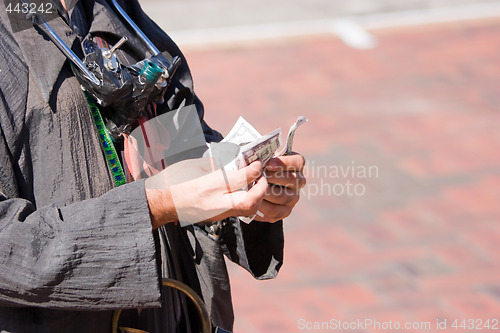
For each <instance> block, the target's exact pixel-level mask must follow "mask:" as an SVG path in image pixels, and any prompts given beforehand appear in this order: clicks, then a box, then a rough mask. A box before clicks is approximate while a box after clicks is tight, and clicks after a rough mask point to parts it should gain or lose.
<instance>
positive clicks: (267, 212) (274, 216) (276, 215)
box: [255, 200, 292, 223]
mask: <svg viewBox="0 0 500 333" xmlns="http://www.w3.org/2000/svg"><path fill="white" fill-rule="evenodd" d="M259 211H260V212H261V213H262V214H263V215H264V216H256V217H255V220H257V221H261V222H271V223H273V222H277V221H279V220H282V219H284V218H286V217H288V216H289V215H290V214H291V213H292V207H290V206H284V205H277V204H273V203H271V202H269V201H266V200H264V201H262V203H261V204H260V206H259Z"/></svg>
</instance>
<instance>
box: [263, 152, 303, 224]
mask: <svg viewBox="0 0 500 333" xmlns="http://www.w3.org/2000/svg"><path fill="white" fill-rule="evenodd" d="M304 165H305V159H304V157H303V156H302V155H300V154H296V153H294V154H292V155H287V156H279V157H275V158H273V159H271V160H270V161H269V163H268V164H267V166H266V168H265V174H266V178H267V181H268V183H269V186H268V188H267V190H266V193H265V195H264V200H262V202H261V204H260V206H259V213H258V214H257V216H256V217H255V220H257V221H262V222H276V221H279V220H281V219H284V218H285V217H287V216H289V215H290V213H291V212H292V209H293V207H294V206H295V204H297V202H298V201H299V198H300V190H301V189H302V188H303V187H304V186H305V185H306V178H305V177H304V174H303V173H302V171H303V170H304Z"/></svg>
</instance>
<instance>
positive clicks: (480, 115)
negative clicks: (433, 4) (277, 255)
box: [187, 20, 500, 333]
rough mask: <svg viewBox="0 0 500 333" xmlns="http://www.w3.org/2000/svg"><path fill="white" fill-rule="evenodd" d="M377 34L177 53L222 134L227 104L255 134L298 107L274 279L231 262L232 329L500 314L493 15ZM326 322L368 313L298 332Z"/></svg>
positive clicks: (499, 74) (499, 161) (230, 116)
mask: <svg viewBox="0 0 500 333" xmlns="http://www.w3.org/2000/svg"><path fill="white" fill-rule="evenodd" d="M375 35H376V36H377V37H378V38H379V46H378V47H377V48H376V49H374V50H369V51H360V50H355V49H351V48H349V47H347V46H345V45H344V44H342V43H341V42H340V41H338V40H337V39H335V38H334V37H331V36H317V37H311V38H306V39H301V40H287V41H276V42H272V43H265V44H260V45H259V44H257V45H250V46H246V47H241V46H235V47H232V48H226V49H217V50H205V51H194V50H193V51H188V52H187V56H188V59H189V60H190V65H191V67H192V70H193V73H194V76H195V83H196V88H197V91H198V94H199V95H200V97H201V98H202V99H203V100H204V102H205V105H206V109H207V119H208V122H209V123H210V124H212V125H215V126H216V127H217V128H219V129H220V130H221V131H222V132H223V133H227V131H228V130H229V129H230V127H231V125H232V124H233V123H234V122H235V121H236V118H237V115H239V114H241V115H244V116H245V117H246V119H247V120H249V121H250V122H251V123H252V124H254V125H255V126H256V128H257V129H259V130H260V131H262V132H268V131H271V130H273V129H274V128H276V127H282V128H284V129H285V130H286V129H287V128H288V126H289V125H290V124H291V123H292V122H293V120H294V119H295V118H296V117H297V116H298V115H306V116H307V117H308V118H309V119H310V122H309V123H308V124H306V125H304V126H303V127H302V128H301V129H300V130H299V132H298V133H297V135H296V149H297V150H298V151H301V152H302V153H303V154H304V155H305V156H306V157H307V159H308V160H309V166H308V170H307V173H308V175H309V184H308V186H307V187H306V188H305V190H304V192H303V200H302V201H301V202H300V204H299V205H298V206H297V207H296V211H295V213H294V214H293V216H291V217H290V218H288V219H287V221H286V225H285V233H286V245H285V256H286V263H285V265H284V266H283V268H282V271H281V273H280V275H279V277H278V278H277V279H276V280H273V281H263V282H258V281H254V280H252V279H251V278H250V277H249V275H248V274H246V272H243V271H242V270H240V269H237V268H236V267H234V266H230V270H231V278H232V288H233V295H234V304H235V312H236V327H235V330H236V332H239V333H250V332H299V331H304V332H306V331H310V332H312V331H314V332H316V331H322V332H325V331H337V332H473V331H476V330H475V329H469V328H465V329H464V328H460V327H459V328H458V329H454V328H452V327H451V326H452V324H453V321H454V320H455V319H459V320H460V322H458V324H461V320H462V319H482V320H487V319H490V324H491V323H492V321H491V319H496V320H497V321H498V320H500V264H499V263H500V227H499V224H498V223H499V219H500V153H499V151H500V131H499V129H500V123H499V122H500V20H488V21H475V22H468V23H464V22H462V23H453V24H441V25H433V26H423V27H412V28H404V29H391V30H386V31H378V32H375ZM370 167H372V169H370V170H371V173H368V171H369V170H368V169H369V168H370ZM342 171H344V172H346V171H347V174H345V175H342ZM352 171H354V173H353V172H352ZM354 186H357V187H354ZM349 190H350V191H351V192H349ZM354 190H356V193H354V192H353V191H354ZM301 319H302V320H303V321H300V320H301ZM331 319H338V320H347V321H349V320H358V319H359V320H361V321H364V320H365V319H372V320H375V321H378V325H379V326H378V327H377V326H375V325H372V326H369V327H366V328H365V329H363V328H359V329H354V330H349V329H334V326H332V327H330V329H326V328H325V329H323V330H314V329H310V330H308V329H302V330H301V329H300V328H301V327H303V326H305V325H306V323H307V322H309V323H311V324H312V323H313V322H323V321H330V320H331ZM445 319H446V320H447V322H446V324H447V329H446V330H444V329H443V330H438V328H437V327H436V320H439V321H440V322H441V323H443V321H444V320H445ZM390 321H392V323H393V324H395V322H398V323H405V322H410V323H412V322H417V323H422V325H423V323H425V322H429V323H430V325H431V328H428V327H427V328H425V327H423V328H422V326H421V327H420V328H414V329H412V330H403V329H401V330H390V329H388V328H387V327H384V326H383V325H384V324H385V325H389V323H390ZM333 323H336V322H333V321H332V324H333ZM328 324H330V322H329V323H328ZM466 324H469V323H466ZM475 324H479V322H475ZM301 325H302V326H301ZM442 325H443V324H441V327H443V326H442ZM496 327H497V328H498V330H494V329H493V328H491V327H490V328H489V329H487V328H486V329H485V328H484V327H483V330H482V332H498V331H500V323H499V324H498V326H496Z"/></svg>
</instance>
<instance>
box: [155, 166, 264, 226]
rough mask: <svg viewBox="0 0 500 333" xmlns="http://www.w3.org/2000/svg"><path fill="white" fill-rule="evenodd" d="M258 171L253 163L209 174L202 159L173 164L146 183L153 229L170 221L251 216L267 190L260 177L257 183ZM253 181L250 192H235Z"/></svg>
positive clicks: (259, 169) (199, 220)
mask: <svg viewBox="0 0 500 333" xmlns="http://www.w3.org/2000/svg"><path fill="white" fill-rule="evenodd" d="M261 167H262V164H261V163H260V162H254V163H252V164H250V165H249V166H247V167H245V168H243V169H240V170H237V171H227V172H225V173H223V172H222V170H217V171H212V167H211V160H210V159H208V158H205V159H197V160H187V161H183V162H181V163H177V164H174V165H172V166H171V167H168V168H167V169H165V170H163V171H162V172H160V173H159V174H158V175H155V176H153V177H150V178H148V179H146V197H147V200H148V205H149V210H150V215H151V223H152V225H153V228H157V227H159V226H161V225H163V224H166V223H168V222H173V221H181V222H185V223H197V222H206V221H218V220H222V219H224V218H226V217H229V216H247V215H254V214H255V213H256V212H257V209H258V207H259V206H260V204H261V202H262V200H263V198H264V195H265V193H266V189H267V188H268V184H267V181H266V179H265V178H264V177H261V178H260V179H258V178H259V176H260V175H261ZM181 177H182V178H181ZM257 179H258V180H257ZM256 180H257V182H256V184H255V185H254V186H253V187H252V188H251V189H250V190H248V191H240V190H239V189H241V188H244V187H245V186H247V185H248V184H250V183H252V182H253V181H256Z"/></svg>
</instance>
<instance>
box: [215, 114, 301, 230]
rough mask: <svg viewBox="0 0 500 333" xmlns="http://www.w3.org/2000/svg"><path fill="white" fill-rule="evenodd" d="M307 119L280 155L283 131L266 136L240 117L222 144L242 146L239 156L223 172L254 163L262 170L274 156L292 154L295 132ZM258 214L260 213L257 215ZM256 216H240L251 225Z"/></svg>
mask: <svg viewBox="0 0 500 333" xmlns="http://www.w3.org/2000/svg"><path fill="white" fill-rule="evenodd" d="M306 121H307V118H306V117H304V116H300V117H298V118H297V121H295V123H294V124H293V125H292V126H291V127H290V130H289V131H288V137H287V142H286V144H285V145H284V147H283V149H282V150H281V151H280V153H279V154H277V155H275V154H276V151H277V150H278V148H279V147H280V146H281V129H280V128H278V129H276V130H274V131H272V132H271V133H269V134H266V135H264V136H262V135H260V133H259V132H258V131H257V130H256V129H255V128H254V127H253V126H252V125H250V124H249V123H248V122H247V121H246V120H245V119H244V118H243V117H239V118H238V120H237V121H236V124H235V125H234V126H233V128H232V129H231V131H230V132H229V134H228V135H227V136H226V137H225V138H224V140H222V141H221V142H227V143H232V144H236V145H239V146H240V149H239V153H238V155H237V156H236V157H235V158H234V160H233V161H231V162H230V163H227V164H225V165H221V168H222V170H223V172H225V170H238V169H241V168H244V167H246V166H247V165H249V164H250V163H252V162H254V161H257V160H259V161H261V162H262V168H264V167H265V165H266V163H267V162H269V160H270V159H271V158H273V156H281V155H287V154H290V153H291V152H292V144H293V137H294V135H295V130H296V129H297V128H298V127H299V126H300V125H302V124H303V123H305V122H306ZM251 187H252V184H249V185H248V186H247V187H245V188H244V189H242V190H248V189H250V188H251ZM257 214H258V213H257ZM254 218H255V215H254V216H240V217H239V219H240V220H241V221H243V222H245V223H250V222H251V221H252V220H253V219H254Z"/></svg>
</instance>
